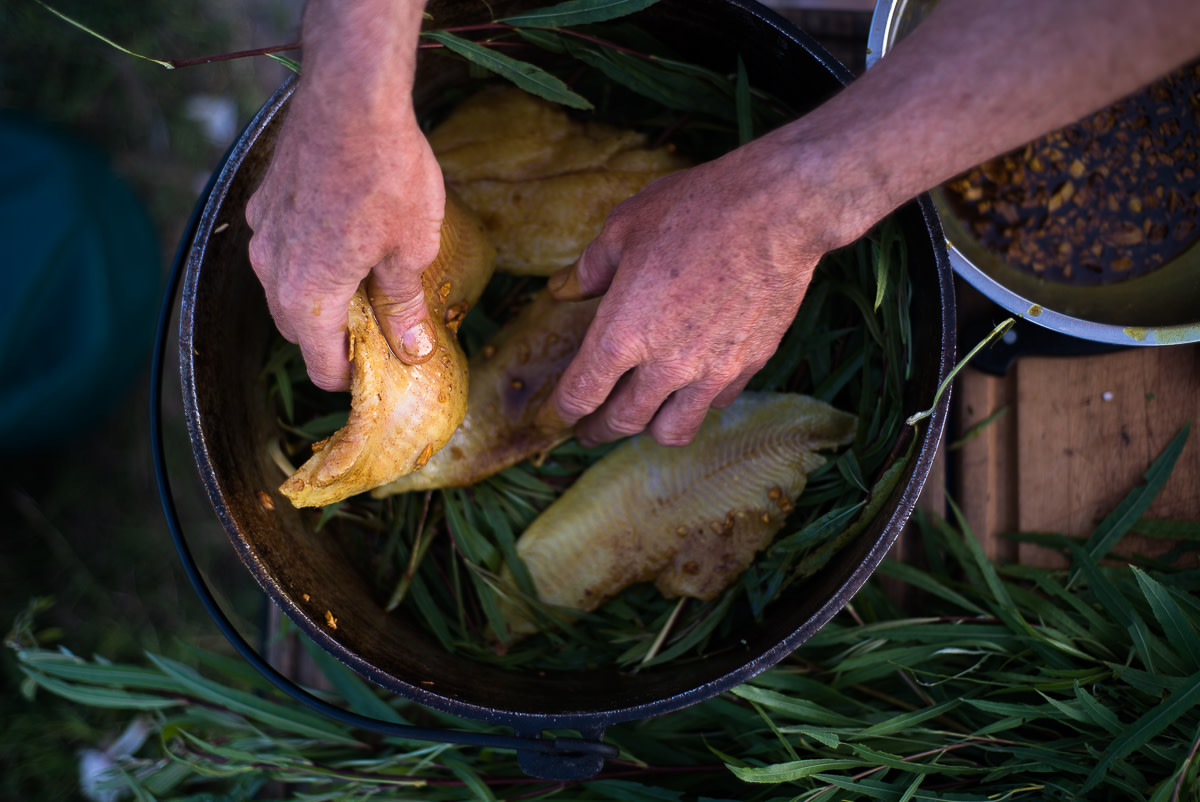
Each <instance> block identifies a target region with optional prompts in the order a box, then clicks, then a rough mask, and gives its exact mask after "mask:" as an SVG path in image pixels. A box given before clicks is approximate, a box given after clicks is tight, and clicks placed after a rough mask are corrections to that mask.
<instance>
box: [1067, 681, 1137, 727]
mask: <svg viewBox="0 0 1200 802" xmlns="http://www.w3.org/2000/svg"><path fill="white" fill-rule="evenodd" d="M1075 698H1076V699H1078V700H1079V704H1080V706H1081V707H1082V708H1084V709H1085V710H1087V712H1088V715H1089V716H1090V718H1091V720H1092V721H1093V722H1094V723H1096V724H1099V725H1100V726H1101V727H1103V728H1104V729H1106V730H1108V731H1109V732H1110V733H1113V734H1117V733H1119V732H1121V731H1122V730H1123V729H1124V728H1125V725H1124V724H1122V723H1121V719H1119V718H1117V714H1116V713H1114V712H1112V711H1111V710H1109V709H1108V708H1107V707H1105V706H1104V705H1102V704H1101V703H1100V702H1099V700H1097V699H1096V697H1094V696H1092V695H1091V694H1090V693H1088V692H1087V690H1086V689H1084V687H1083V686H1082V685H1080V684H1079V683H1078V682H1076V683H1075Z"/></svg>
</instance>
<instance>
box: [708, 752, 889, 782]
mask: <svg viewBox="0 0 1200 802" xmlns="http://www.w3.org/2000/svg"><path fill="white" fill-rule="evenodd" d="M859 768H869V767H868V766H867V765H866V764H865V763H863V761H861V760H848V759H829V758H809V759H807V760H790V761H788V762H786V763H775V764H772V765H770V766H751V767H742V766H732V765H731V766H729V770H730V771H732V772H733V774H734V776H736V777H737V778H738V779H739V780H741V781H742V782H748V783H786V782H793V781H795V780H801V779H804V778H805V777H811V776H813V775H814V774H822V773H824V772H827V771H844V770H845V769H859Z"/></svg>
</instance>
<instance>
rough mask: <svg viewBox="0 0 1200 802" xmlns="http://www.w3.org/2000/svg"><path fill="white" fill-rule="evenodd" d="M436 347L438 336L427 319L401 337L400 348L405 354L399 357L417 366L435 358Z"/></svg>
mask: <svg viewBox="0 0 1200 802" xmlns="http://www.w3.org/2000/svg"><path fill="white" fill-rule="evenodd" d="M436 347H437V335H436V334H435V333H434V331H433V323H432V322H430V321H429V319H428V318H426V319H425V320H422V321H421V322H420V323H418V324H417V325H415V326H413V327H412V328H411V329H409V330H408V331H406V332H404V334H402V335H401V336H400V348H401V350H403V351H404V353H403V354H397V356H399V357H400V358H401V359H403V360H404V361H405V362H408V363H409V364H412V365H415V364H418V363H421V362H424V361H426V360H427V359H429V357H431V356H433V350H434V348H436Z"/></svg>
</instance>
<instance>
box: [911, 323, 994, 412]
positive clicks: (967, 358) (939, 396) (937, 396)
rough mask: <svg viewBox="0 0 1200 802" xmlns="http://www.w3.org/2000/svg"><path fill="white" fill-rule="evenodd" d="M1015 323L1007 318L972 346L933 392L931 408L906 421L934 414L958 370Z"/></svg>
mask: <svg viewBox="0 0 1200 802" xmlns="http://www.w3.org/2000/svg"><path fill="white" fill-rule="evenodd" d="M1014 323H1016V320H1015V319H1014V318H1011V317H1010V318H1007V319H1005V320H1003V321H1001V322H1000V324H999V325H997V326H996V327H995V328H994V329H992V330H991V331H990V332H988V334H987V336H986V337H984V338H983V339H982V340H980V341H979V342H978V343H977V344H976V345H975V347H974V348H972V349H971V350H970V351H968V352H967V355H966V356H964V357H963V358H962V359H961V360H959V362H958V364H957V365H955V366H954V367H953V368H952V369H951V370H950V373H948V374H947V375H946V378H945V379H943V380H942V383H941V384H939V385H938V388H937V391H936V392H935V393H934V394H933V403H932V404H930V405H929V409H927V410H925V411H923V412H916V413H913V414H912V415H909V416H908V420H907V421H905V422H906V423H907V424H908V425H909V426H915V425H916V424H917V422H918V421H921V420H924V419H925V418H928V417H929V416H930V415H932V414H933V412H934V410H935V409H937V407H938V402H939V401H941V400H942V395H943V394H944V393H945V392H946V390H947V389H948V388H949V387H950V385H951V383H952V382H953V381H954V377H955V376H957V375H958V372H959V371H960V370H962V369H963V368H965V367H966V366H967V365H968V364H969V363H970V361H971V360H972V359H974V358H975V355H976V354H978V353H979V352H980V351H982V350H983V349H984V348H986V347H987V346H989V345H991V344H992V343H994V342H995V341H996V340H998V339H1000V338H1001V337H1003V336H1004V333H1005V332H1007V331H1008V330H1009V329H1011V328H1012V327H1013V324H1014Z"/></svg>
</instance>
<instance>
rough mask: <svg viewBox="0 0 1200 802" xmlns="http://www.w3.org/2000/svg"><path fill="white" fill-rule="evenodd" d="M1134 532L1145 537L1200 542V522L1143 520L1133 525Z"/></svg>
mask: <svg viewBox="0 0 1200 802" xmlns="http://www.w3.org/2000/svg"><path fill="white" fill-rule="evenodd" d="M1132 531H1134V532H1137V533H1138V534H1139V535H1143V536H1145V537H1153V538H1165V539H1167V540H1193V541H1200V521H1170V520H1159V519H1156V518H1143V519H1141V520H1140V521H1138V522H1137V523H1135V524H1134V525H1133V527H1132Z"/></svg>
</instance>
